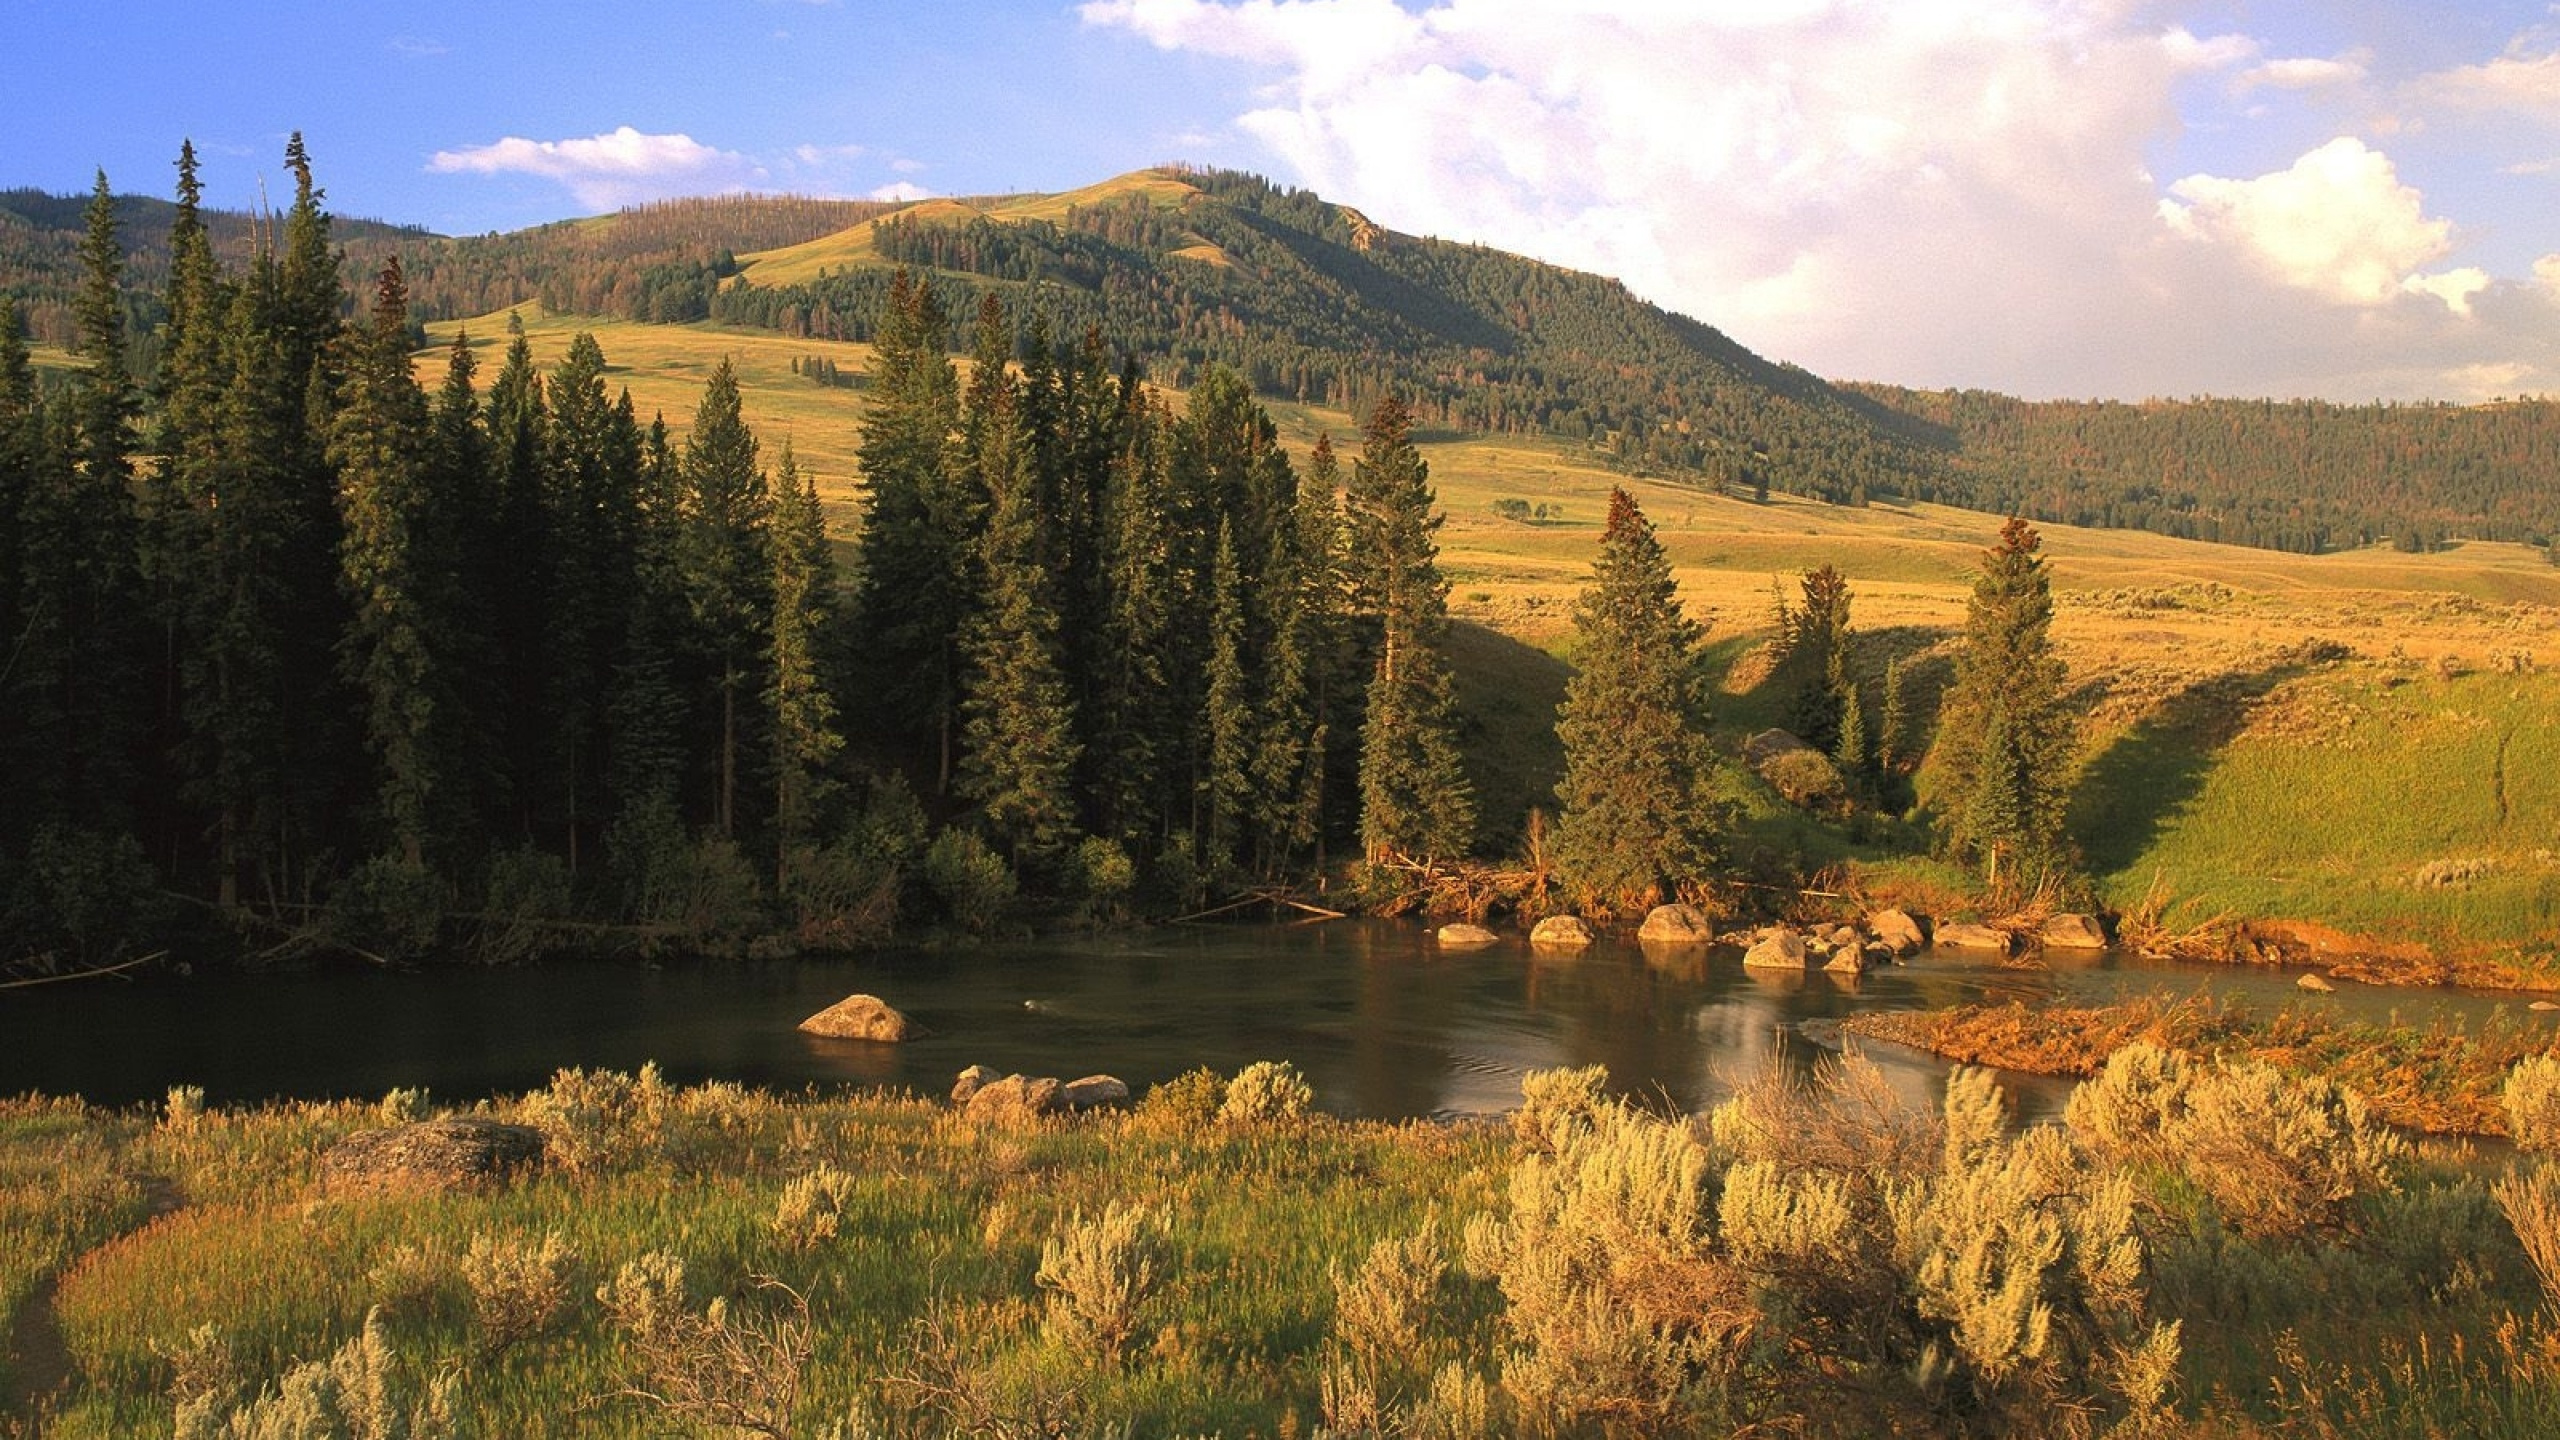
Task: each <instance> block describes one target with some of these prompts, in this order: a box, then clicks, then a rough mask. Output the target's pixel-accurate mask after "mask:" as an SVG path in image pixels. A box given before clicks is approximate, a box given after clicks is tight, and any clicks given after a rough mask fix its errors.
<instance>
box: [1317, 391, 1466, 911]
mask: <svg viewBox="0 0 2560 1440" xmlns="http://www.w3.org/2000/svg"><path fill="white" fill-rule="evenodd" d="M1412 426H1413V422H1412V417H1411V416H1410V415H1409V414H1408V413H1407V412H1406V410H1405V408H1404V402H1403V401H1401V400H1400V399H1398V398H1397V397H1396V396H1394V395H1393V394H1389V395H1388V396H1387V397H1386V398H1384V399H1382V400H1380V401H1379V402H1378V404H1377V408H1376V409H1375V410H1373V411H1372V412H1371V413H1370V417H1369V421H1368V424H1367V425H1366V426H1365V427H1363V431H1362V442H1363V443H1362V447H1361V456H1360V459H1359V461H1358V462H1357V463H1356V464H1354V465H1353V467H1352V480H1351V486H1350V490H1349V496H1348V500H1349V505H1348V508H1349V511H1350V529H1351V535H1352V539H1351V553H1352V554H1354V555H1355V556H1358V557H1359V558H1360V562H1361V566H1362V571H1361V574H1362V576H1363V580H1362V589H1361V591H1360V592H1359V593H1360V594H1361V596H1362V598H1363V600H1365V601H1366V603H1367V604H1369V605H1370V606H1372V607H1374V609H1373V611H1372V613H1373V614H1374V616H1375V623H1376V626H1377V633H1378V643H1377V659H1376V664H1375V668H1374V669H1373V671H1372V672H1371V676H1370V680H1369V691H1368V703H1367V713H1366V715H1365V717H1364V719H1363V721H1362V726H1361V734H1360V841H1361V847H1362V849H1363V850H1364V851H1365V852H1366V854H1367V856H1368V858H1369V860H1370V862H1371V863H1372V864H1376V863H1378V862H1380V861H1383V860H1386V859H1388V858H1390V857H1396V856H1402V857H1408V858H1419V859H1425V860H1429V859H1435V858H1441V857H1448V856H1455V855H1459V854H1462V853H1464V852H1465V850H1466V849H1467V846H1468V843H1469V841H1470V839H1471V838H1472V835H1473V832H1474V828H1475V798H1474V795H1473V793H1472V792H1471V791H1470V789H1469V788H1468V784H1467V777H1466V772H1465V770H1464V768H1463V766H1462V765H1461V763H1460V761H1459V758H1458V741H1457V714H1456V708H1457V707H1456V701H1455V699H1454V697H1453V695H1452V691H1451V683H1450V676H1449V661H1448V657H1447V654H1446V647H1447V641H1448V627H1449V586H1448V582H1447V581H1446V580H1444V579H1443V578H1442V577H1441V575H1440V568H1439V563H1438V558H1439V550H1438V547H1437V546H1436V545H1435V544H1434V543H1433V541H1432V538H1431V536H1432V532H1433V531H1434V530H1436V529H1438V528H1439V524H1440V521H1439V518H1438V517H1437V516H1435V515H1433V514H1432V513H1431V487H1430V470H1429V467H1428V466H1427V465H1425V464H1424V463H1423V459H1422V456H1421V454H1420V453H1419V452H1418V451H1416V450H1415V449H1414V447H1413V438H1412Z"/></svg>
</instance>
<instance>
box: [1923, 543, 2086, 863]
mask: <svg viewBox="0 0 2560 1440" xmlns="http://www.w3.org/2000/svg"><path fill="white" fill-rule="evenodd" d="M2042 544H2043V541H2042V537H2040V536H2038V535H2037V534H2036V532H2035V527H2033V526H2031V525H2029V524H2028V523H2027V522H2026V521H2024V520H2021V519H2017V518H2015V517H2012V518H2011V519H2010V520H2009V522H2008V524H2006V525H2004V526H2003V527H2001V531H2000V539H1999V542H1998V543H1997V544H1995V545H1993V546H1992V547H1991V548H1990V549H1989V550H1987V551H1985V552H1984V553H1983V557H1982V565H1981V568H1980V569H1979V570H1978V571H1977V572H1976V573H1975V576H1974V582H1973V596H1972V599H1971V600H1970V601H1969V602H1968V603H1967V605H1966V613H1965V637H1964V648H1963V649H1962V650H1961V651H1960V652H1958V654H1957V656H1956V674H1955V683H1954V685H1953V686H1952V687H1951V688H1950V689H1949V691H1948V693H1947V699H1946V704H1945V707H1944V710H1943V712H1942V713H1941V715H1940V718H1939V721H1938V739H1937V744H1936V746H1935V747H1934V749H1933V751H1932V760H1933V762H1934V766H1933V768H1934V769H1935V770H1936V772H1937V773H1936V776H1935V783H1934V785H1933V786H1932V789H1933V791H1934V793H1935V794H1936V795H1937V796H1938V797H1939V799H1940V804H1941V805H1942V807H1943V809H1944V811H1945V814H1946V820H1947V830H1946V834H1947V838H1948V840H1949V842H1950V843H1951V845H1952V846H1953V847H1954V848H1955V849H1956V850H1957V851H1958V852H1959V853H1961V854H1963V855H1966V856H1969V857H1970V858H1972V859H1973V860H1974V861H1975V862H1977V863H1979V864H1980V865H1981V866H1982V867H1983V871H1984V875H1985V877H1986V878H1987V879H1988V880H1989V881H1990V882H1991V883H1992V885H1993V886H1994V887H1998V886H2001V885H2004V884H2010V883H2014V882H2016V881H2018V880H2020V879H2021V878H2023V877H2024V876H2025V875H2027V874H2030V873H2035V872H2050V870H2051V869H2052V868H2053V867H2055V866H2057V865H2059V864H2061V863H2063V862H2064V860H2065V855H2064V848H2065V847H2064V842H2063V834H2062V821H2063V807H2064V804H2065V801H2066V800H2067V799H2068V790H2067V785H2068V782H2069V779H2070V769H2071V764H2072V760H2073V750H2074V746H2075V743H2076V737H2075V734H2074V729H2073V723H2072V718H2071V712H2070V710H2069V709H2068V708H2067V706H2066V704H2065V702H2064V698H2063V690H2062V682H2063V668H2062V661H2061V660H2060V658H2058V657H2057V656H2055V655H2054V653H2053V643H2052V639H2051V636H2050V635H2049V633H2048V632H2049V631H2050V629H2051V627H2052V623H2053V591H2052V585H2051V581H2050V579H2049V577H2048V576H2047V574H2046V571H2045V564H2044V557H2043V556H2042V555H2040V554H2038V553H2037V552H2038V550H2039V549H2041V547H2042Z"/></svg>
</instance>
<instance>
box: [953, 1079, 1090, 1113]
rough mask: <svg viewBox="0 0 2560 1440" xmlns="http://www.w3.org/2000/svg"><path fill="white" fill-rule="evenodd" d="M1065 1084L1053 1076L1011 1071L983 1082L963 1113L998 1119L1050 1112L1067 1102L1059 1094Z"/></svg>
mask: <svg viewBox="0 0 2560 1440" xmlns="http://www.w3.org/2000/svg"><path fill="white" fill-rule="evenodd" d="M1064 1088H1065V1087H1064V1086H1062V1085H1060V1084H1059V1083H1058V1082H1057V1080H1056V1078H1055V1077H1053V1076H1048V1075H1042V1076H1037V1077H1034V1076H1028V1075H1007V1076H1006V1077H1004V1078H1003V1079H1001V1080H991V1081H988V1082H987V1083H986V1084H984V1085H981V1086H979V1087H978V1090H977V1093H975V1094H973V1095H971V1096H970V1097H969V1103H968V1104H967V1105H965V1106H963V1107H962V1109H961V1113H962V1114H964V1115H966V1116H968V1117H969V1118H970V1119H972V1120H996V1121H1010V1120H1023V1119H1028V1118H1030V1117H1031V1116H1034V1115H1048V1114H1051V1113H1054V1112H1055V1111H1057V1110H1059V1109H1061V1108H1062V1107H1063V1105H1064V1103H1065V1102H1063V1101H1062V1100H1060V1099H1059V1098H1058V1097H1059V1092H1060V1091H1061V1090H1063V1089H1064Z"/></svg>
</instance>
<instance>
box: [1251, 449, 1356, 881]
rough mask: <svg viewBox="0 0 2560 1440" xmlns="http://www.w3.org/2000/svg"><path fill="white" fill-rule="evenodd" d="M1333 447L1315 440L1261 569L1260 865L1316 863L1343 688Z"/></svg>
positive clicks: (1257, 758)
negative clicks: (1267, 592) (1264, 598)
mask: <svg viewBox="0 0 2560 1440" xmlns="http://www.w3.org/2000/svg"><path fill="white" fill-rule="evenodd" d="M1338 485H1339V482H1338V480H1337V478H1336V471H1335V465H1334V458H1333V442H1332V440H1331V439H1330V438H1329V437H1327V436H1323V435H1319V436H1317V437H1316V443H1315V446H1314V448H1313V449H1312V450H1311V451H1310V452H1309V453H1308V459H1307V474H1306V478H1305V480H1304V482H1303V483H1302V484H1300V485H1299V487H1298V498H1297V514H1296V515H1295V516H1293V517H1292V520H1291V524H1290V526H1289V528H1288V529H1287V530H1286V531H1284V532H1281V535H1282V537H1285V543H1283V540H1282V538H1275V541H1274V548H1275V550H1277V551H1279V552H1280V553H1279V554H1277V555H1275V556H1274V558H1273V560H1272V562H1271V564H1270V566H1269V568H1268V569H1267V570H1266V571H1265V574H1266V576H1267V577H1268V580H1267V583H1268V584H1269V585H1271V586H1272V587H1273V590H1274V594H1273V597H1272V602H1271V603H1272V609H1273V612H1274V614H1273V635H1272V642H1271V651H1270V657H1269V659H1268V661H1267V663H1266V664H1265V665H1264V671H1263V673H1264V677H1265V682H1264V683H1265V693H1264V697H1263V705H1262V716H1261V723H1262V733H1261V736H1260V738H1259V741H1258V743H1257V745H1256V747H1255V751H1254V760H1253V780H1254V792H1255V795H1256V797H1257V800H1258V802H1259V804H1260V807H1261V809H1260V812H1259V813H1258V815H1257V816H1256V821H1257V828H1258V829H1259V831H1260V834H1261V836H1262V841H1263V847H1264V852H1263V868H1264V869H1265V870H1266V871H1271V870H1276V869H1278V868H1279V867H1280V866H1281V865H1282V864H1284V863H1285V862H1286V861H1287V860H1288V859H1289V858H1290V857H1292V856H1294V855H1299V854H1309V853H1313V854H1316V855H1317V856H1318V863H1319V865H1321V863H1322V861H1321V846H1322V842H1323V839H1324V825H1325V797H1326V796H1327V795H1328V794H1329V793H1330V790H1329V787H1328V786H1327V784H1326V770H1327V766H1328V761H1329V758H1330V751H1331V749H1332V739H1333V735H1334V733H1335V730H1334V715H1333V710H1334V697H1335V695H1336V694H1337V692H1338V690H1339V688H1340V687H1341V684H1342V673H1341V671H1342V657H1341V648H1342V623H1341V622H1342V615H1341V606H1342V597H1341V593H1340V569H1339V566H1340V562H1341V557H1340V555H1339V553H1338V552H1339V551H1340V549H1341V535H1340V531H1341V528H1342V514H1341V509H1340V506H1339V502H1338V500H1337V497H1336V494H1335V491H1336V489H1337V488H1338Z"/></svg>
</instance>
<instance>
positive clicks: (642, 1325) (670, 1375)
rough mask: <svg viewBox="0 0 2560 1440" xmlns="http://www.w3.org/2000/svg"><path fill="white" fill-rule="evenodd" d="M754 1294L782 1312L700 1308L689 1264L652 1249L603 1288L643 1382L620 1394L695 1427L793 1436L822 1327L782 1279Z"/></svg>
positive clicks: (765, 1282) (715, 1304)
mask: <svg viewBox="0 0 2560 1440" xmlns="http://www.w3.org/2000/svg"><path fill="white" fill-rule="evenodd" d="M754 1288H755V1289H756V1290H757V1291H759V1292H761V1293H762V1294H764V1295H765V1296H767V1297H768V1298H770V1297H777V1296H778V1297H779V1298H780V1300H781V1302H782V1303H780V1304H779V1305H775V1306H768V1307H764V1308H751V1309H746V1310H743V1311H742V1310H741V1308H740V1307H736V1306H732V1305H731V1304H730V1303H729V1300H728V1298H727V1297H725V1296H724V1297H721V1298H718V1299H715V1300H713V1301H712V1302H711V1303H710V1305H709V1306H708V1307H706V1308H705V1309H703V1310H701V1311H698V1312H697V1311H696V1310H694V1309H693V1308H692V1306H691V1305H690V1304H689V1303H688V1302H687V1301H686V1299H685V1275H684V1261H683V1260H682V1259H680V1258H678V1257H676V1256H674V1255H671V1254H668V1253H666V1252H665V1251H653V1252H651V1253H650V1254H647V1255H644V1256H642V1257H641V1258H639V1259H637V1260H634V1261H632V1262H630V1263H629V1264H626V1265H624V1266H623V1267H622V1269H621V1270H620V1271H619V1272H618V1273H616V1274H615V1276H614V1278H613V1279H612V1280H611V1281H609V1282H607V1283H606V1284H605V1285H604V1286H603V1287H601V1288H599V1289H598V1290H597V1291H596V1299H597V1300H598V1301H599V1302H600V1303H602V1305H603V1306H604V1309H605V1313H606V1314H607V1315H608V1316H609V1317H611V1318H612V1320H613V1323H614V1325H615V1328H617V1329H618V1330H620V1331H621V1333H622V1336H623V1338H624V1340H625V1341H626V1342H627V1343H628V1344H629V1345H630V1346H631V1348H632V1350H633V1352H634V1359H635V1360H636V1361H637V1364H638V1371H639V1374H638V1377H637V1378H636V1379H635V1380H634V1381H633V1382H632V1383H630V1384H627V1385H625V1386H624V1387H623V1388H622V1389H621V1390H620V1391H618V1392H616V1393H617V1394H618V1395H619V1396H621V1397H622V1398H624V1399H628V1400H635V1401H638V1402H639V1403H641V1404H643V1405H647V1406H649V1407H651V1408H653V1409H655V1410H657V1411H659V1412H660V1413H661V1414H663V1415H666V1416H668V1417H669V1418H671V1419H675V1420H678V1421H682V1422H684V1423H686V1424H687V1425H689V1426H694V1427H699V1428H702V1429H708V1430H713V1431H715V1432H717V1431H735V1432H744V1433H746V1434H750V1435H776V1436H780V1435H790V1434H792V1433H794V1432H793V1430H792V1428H791V1426H792V1416H793V1412H794V1411H796V1410H797V1409H798V1408H799V1405H800V1387H801V1381H802V1379H803V1377H804V1376H805V1374H806V1373H807V1371H808V1367H809V1355H810V1350H811V1342H812V1338H813V1336H814V1334H815V1327H814V1326H813V1325H812V1323H811V1321H810V1318H809V1302H808V1301H807V1299H805V1298H804V1297H802V1296H801V1294H800V1292H798V1291H796V1290H794V1289H792V1288H791V1287H790V1286H788V1285H785V1284H783V1283H782V1282H781V1281H779V1280H774V1279H771V1278H768V1277H758V1278H757V1279H756V1280H755V1281H754Z"/></svg>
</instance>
